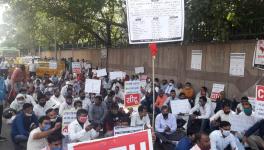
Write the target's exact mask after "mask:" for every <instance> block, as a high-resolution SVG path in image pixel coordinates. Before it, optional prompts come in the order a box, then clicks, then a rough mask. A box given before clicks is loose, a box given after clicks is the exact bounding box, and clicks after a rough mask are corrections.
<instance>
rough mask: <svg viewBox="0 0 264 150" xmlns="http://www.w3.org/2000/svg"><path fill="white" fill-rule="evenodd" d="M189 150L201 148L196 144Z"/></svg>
mask: <svg viewBox="0 0 264 150" xmlns="http://www.w3.org/2000/svg"><path fill="white" fill-rule="evenodd" d="M190 150H201V148H200V147H199V146H198V145H197V144H196V145H194V146H193V147H192V148H191V149H190Z"/></svg>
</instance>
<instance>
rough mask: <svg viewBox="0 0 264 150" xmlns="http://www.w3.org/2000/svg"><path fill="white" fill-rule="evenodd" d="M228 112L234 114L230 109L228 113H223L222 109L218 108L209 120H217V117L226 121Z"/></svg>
mask: <svg viewBox="0 0 264 150" xmlns="http://www.w3.org/2000/svg"><path fill="white" fill-rule="evenodd" d="M230 114H236V113H235V112H233V111H230V113H229V114H225V113H224V111H223V110H219V111H218V112H217V113H216V114H214V115H213V116H212V117H211V118H210V121H213V120H217V119H218V118H220V119H221V121H228V122H229V115H230Z"/></svg>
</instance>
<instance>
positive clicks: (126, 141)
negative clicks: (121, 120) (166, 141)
mask: <svg viewBox="0 0 264 150" xmlns="http://www.w3.org/2000/svg"><path fill="white" fill-rule="evenodd" d="M68 150H153V143H152V136H151V131H150V129H149V130H144V131H139V132H135V133H130V134H124V135H119V136H114V137H110V138H104V139H99V140H93V141H88V142H81V143H72V144H68Z"/></svg>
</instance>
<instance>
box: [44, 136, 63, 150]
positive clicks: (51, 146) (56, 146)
mask: <svg viewBox="0 0 264 150" xmlns="http://www.w3.org/2000/svg"><path fill="white" fill-rule="evenodd" d="M62 138H63V136H62V135H61V134H54V133H53V134H50V135H49V136H48V138H47V142H48V145H47V146H46V147H45V148H43V149H42V150H62Z"/></svg>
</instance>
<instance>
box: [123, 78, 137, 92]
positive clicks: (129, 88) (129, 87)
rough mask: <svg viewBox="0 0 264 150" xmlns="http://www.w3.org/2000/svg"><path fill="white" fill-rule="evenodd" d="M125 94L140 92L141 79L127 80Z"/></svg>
mask: <svg viewBox="0 0 264 150" xmlns="http://www.w3.org/2000/svg"><path fill="white" fill-rule="evenodd" d="M124 90H125V94H134V93H140V81H126V82H125V89H124Z"/></svg>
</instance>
